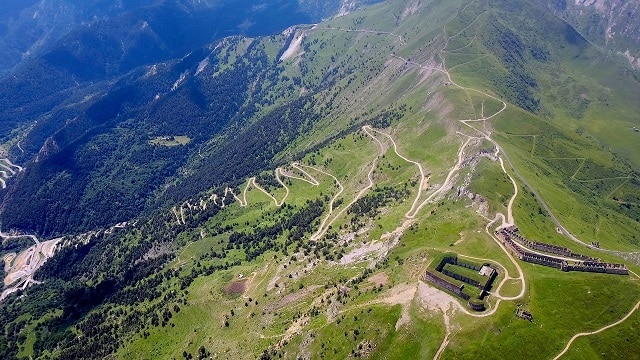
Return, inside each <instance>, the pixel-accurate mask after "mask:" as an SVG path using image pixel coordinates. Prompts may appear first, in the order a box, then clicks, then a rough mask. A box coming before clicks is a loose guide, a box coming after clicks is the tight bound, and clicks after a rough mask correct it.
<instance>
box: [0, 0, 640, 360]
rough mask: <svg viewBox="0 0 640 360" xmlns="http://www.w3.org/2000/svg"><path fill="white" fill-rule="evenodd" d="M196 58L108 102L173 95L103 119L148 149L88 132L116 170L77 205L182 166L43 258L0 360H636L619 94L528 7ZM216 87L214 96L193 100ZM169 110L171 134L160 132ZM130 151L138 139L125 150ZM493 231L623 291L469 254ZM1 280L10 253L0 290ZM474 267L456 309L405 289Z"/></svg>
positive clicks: (445, 299)
mask: <svg viewBox="0 0 640 360" xmlns="http://www.w3.org/2000/svg"><path fill="white" fill-rule="evenodd" d="M209 50H210V52H209V51H201V52H194V53H193V54H192V57H191V58H186V59H182V60H181V61H176V62H175V63H170V64H166V65H164V66H158V67H157V68H156V69H155V71H157V73H156V74H154V75H158V76H157V77H156V78H154V77H153V76H147V77H145V76H144V75H147V74H149V73H147V72H146V71H145V72H144V73H140V74H138V75H136V74H133V75H132V76H131V81H130V82H125V83H124V84H125V85H126V86H123V87H121V88H127V87H131V89H133V90H131V91H132V92H135V93H139V92H140V93H142V94H145V96H150V97H154V96H155V93H156V92H157V90H156V89H161V88H164V89H166V87H167V86H172V87H175V89H174V90H173V91H170V92H166V93H160V97H159V99H155V101H156V102H155V103H154V105H153V106H147V104H146V102H145V101H140V103H141V104H142V105H140V106H139V108H138V107H136V106H133V105H131V106H128V107H129V108H131V109H133V110H131V112H130V113H128V114H129V115H128V116H130V114H136V117H135V118H134V119H137V120H138V121H140V119H145V118H144V116H143V115H139V114H144V115H145V116H147V117H148V118H147V119H163V120H162V121H159V122H157V123H154V127H155V128H154V129H155V131H154V132H148V130H147V128H144V127H143V128H138V127H137V126H140V125H138V122H137V121H133V120H132V121H130V122H126V121H125V122H119V123H118V124H117V125H113V129H116V130H117V131H118V133H119V134H122V140H121V141H122V142H119V143H118V145H117V148H118V149H119V151H122V153H123V157H126V158H127V162H122V163H120V162H109V160H107V161H105V163H104V164H103V165H102V167H98V168H96V169H88V170H86V171H96V172H106V171H108V170H112V171H113V172H112V173H109V176H111V177H110V179H112V180H113V181H112V182H111V183H110V184H109V185H108V186H107V185H105V184H104V183H96V184H89V185H88V186H87V188H88V189H96V191H103V192H104V193H107V194H111V193H112V192H114V191H118V190H120V189H122V188H123V187H124V184H126V185H127V186H129V184H130V185H131V186H138V185H136V184H135V183H134V182H133V180H135V179H137V178H138V177H139V176H141V174H140V173H139V172H136V171H135V170H136V169H135V168H136V166H135V164H136V162H135V159H140V161H141V163H143V162H144V159H145V158H151V157H150V155H149V154H147V153H145V152H144V151H149V150H144V149H153V152H154V156H159V157H160V156H166V159H169V158H173V157H174V156H175V154H173V153H171V152H172V151H176V148H178V149H179V148H180V146H183V147H191V148H190V150H189V151H187V152H185V153H183V154H182V156H183V157H184V158H183V159H182V162H180V163H179V164H175V165H174V166H173V167H171V173H172V174H170V175H169V174H168V175H166V177H163V178H162V179H161V181H160V180H158V183H157V184H159V185H157V186H158V188H157V190H155V191H154V193H153V195H154V196H153V197H152V198H150V199H149V200H147V201H148V203H146V205H147V206H148V210H147V211H148V212H147V213H143V214H141V215H139V216H132V217H130V218H128V219H127V220H128V221H127V222H126V224H120V225H119V226H117V227H111V228H107V229H101V230H95V231H91V232H88V233H85V234H83V235H79V236H69V237H67V238H65V239H63V240H61V242H60V243H61V244H62V246H60V249H59V250H58V251H57V253H56V254H55V255H54V256H53V257H51V258H50V259H48V260H47V261H46V263H44V265H42V267H41V268H40V269H39V270H38V271H37V272H35V274H33V276H31V275H29V276H27V277H26V278H22V279H23V280H24V279H26V281H27V282H29V281H30V280H31V279H33V280H36V281H38V282H40V281H41V282H42V283H39V284H37V285H34V286H31V287H27V288H26V289H20V290H17V287H16V290H17V291H16V292H14V293H11V294H9V295H8V296H7V297H6V299H4V300H3V301H2V303H1V304H0V306H1V307H2V308H3V311H2V312H0V324H5V325H4V332H2V333H0V354H2V355H3V356H4V357H7V358H11V357H17V358H28V357H33V358H43V359H44V358H63V359H65V358H69V359H71V358H74V359H77V358H104V357H114V358H124V359H131V358H136V359H137V358H140V359H143V358H154V359H155V358H166V359H171V358H180V357H183V358H193V357H199V358H233V359H251V358H263V359H269V358H286V359H298V358H309V359H320V358H322V359H324V358H332V359H344V358H350V357H364V358H420V359H422V358H428V359H432V358H443V359H461V358H478V357H482V358H490V359H494V358H495V359H503V358H531V357H533V358H540V359H547V358H554V357H556V356H558V355H563V356H566V357H567V358H569V357H574V358H599V357H604V356H606V357H611V358H623V357H630V356H631V355H630V354H635V353H637V350H638V349H640V342H639V341H638V339H637V338H635V337H633V336H629V334H632V333H633V331H634V329H635V327H637V325H638V321H640V317H639V316H638V313H637V312H636V310H637V307H638V304H640V302H639V300H640V287H638V284H637V282H638V275H636V273H638V272H639V271H640V261H639V260H638V253H637V251H638V249H639V247H640V244H639V243H638V241H639V240H640V239H638V238H637V234H638V230H640V227H639V225H638V224H639V223H640V222H639V221H640V219H639V214H640V201H638V194H640V180H639V177H640V175H639V174H638V166H637V164H638V163H637V161H638V155H639V154H638V153H637V150H636V147H634V146H633V144H634V142H635V141H637V139H638V135H637V133H635V132H634V131H633V130H632V129H631V128H632V127H633V126H638V124H637V120H636V119H634V115H633V114H634V112H635V111H637V109H638V99H637V96H638V94H639V93H640V92H638V91H635V90H638V88H640V84H638V82H637V81H636V80H635V79H634V78H633V77H629V76H627V75H628V74H631V73H633V70H632V69H630V68H627V66H628V65H627V64H626V63H625V62H624V61H623V60H620V61H616V60H614V59H612V58H610V57H609V56H608V55H606V54H603V53H602V52H601V51H600V50H599V49H598V48H596V47H594V46H593V45H591V44H590V43H589V42H588V41H586V40H585V39H584V38H583V37H582V36H581V35H580V34H579V33H578V32H576V31H575V30H574V29H573V28H571V27H570V26H569V25H567V24H566V23H565V22H563V21H561V20H559V19H558V18H556V17H555V16H554V15H553V14H552V13H550V12H548V10H546V8H545V7H540V6H539V5H538V3H537V2H534V1H531V2H528V1H520V2H513V1H500V0H491V1H485V2H477V1H462V0H461V1H419V0H407V1H390V2H384V3H381V4H377V5H373V6H369V7H367V8H364V9H361V10H358V11H354V12H352V13H350V14H348V15H345V16H341V17H336V18H333V19H330V20H326V21H323V22H321V23H318V24H316V25H305V26H300V27H296V28H294V29H291V30H290V32H289V33H287V34H283V35H277V36H271V37H265V38H254V39H244V38H231V39H227V40H225V41H222V42H220V43H218V44H216V46H213V47H211V48H209ZM603 64H606V65H607V66H603ZM239 73H242V74H245V77H244V78H242V81H241V84H237V87H232V86H235V85H234V84H235V83H231V82H230V79H232V78H236V77H235V76H232V75H237V74H239ZM163 74H170V75H168V76H163ZM182 74H184V76H181V75H182ZM169 79H171V80H169ZM176 79H181V80H179V81H177V82H176ZM216 81H218V82H216ZM152 84H157V85H155V86H157V87H152V86H151V85H152ZM174 85H175V86H174ZM222 86H228V87H225V89H235V90H237V92H224V93H222V94H220V93H216V91H215V89H217V88H219V87H222ZM114 88H118V87H114ZM145 91H148V93H146V92H145ZM165 91H166V90H165ZM207 91H210V92H207ZM196 95H197V96H196ZM111 96H113V95H111ZM236 97H237V98H236ZM107 99H108V97H107ZM195 99H201V100H202V103H198V102H197V101H195ZM128 101H131V102H130V103H134V101H135V99H128ZM103 104H104V107H103V108H105V109H109V108H110V107H109V106H108V105H109V103H108V102H105V103H103ZM216 104H218V106H216ZM93 106H97V105H93ZM231 107H233V110H232V111H231V110H229V108H231ZM225 110H229V111H230V113H232V114H233V115H232V116H230V117H228V118H226V119H227V120H225V121H226V122H225V124H224V126H222V125H221V126H220V127H219V129H218V130H217V131H216V132H215V133H211V132H209V133H206V134H202V133H200V132H199V130H200V129H202V127H201V126H194V124H197V123H198V121H203V122H206V121H207V120H208V119H211V118H212V117H215V116H216V114H218V113H221V112H223V111H225ZM184 111H189V112H190V113H192V114H194V115H193V119H192V121H190V122H188V123H178V124H170V122H171V121H177V120H176V119H177V118H178V116H177V115H176V114H177V113H180V112H184ZM98 113H100V112H98ZM83 114H85V113H83ZM162 115H164V117H162ZM614 115H615V120H611V118H612V117H613V116H614ZM221 121H222V120H221ZM107 123H108V121H107ZM163 126H166V128H163ZM176 128H182V129H183V130H184V131H183V132H181V133H177V132H171V133H168V132H167V131H169V130H175V129H176ZM142 129H144V131H147V132H144V134H145V136H146V137H145V141H144V142H137V143H135V144H134V145H128V143H127V142H126V141H125V140H126V139H127V136H128V135H127V134H128V133H135V132H136V131H140V132H142V131H143V130H142ZM623 129H626V130H623ZM63 135H64V134H60V139H61V140H60V141H64V139H65V137H64V136H63ZM176 135H185V136H188V138H189V139H190V140H191V142H187V141H188V140H186V138H185V137H181V136H176ZM80 138H82V137H80ZM100 139H101V137H100V136H96V137H92V138H91V140H88V141H87V142H86V144H83V146H82V147H79V149H83V150H82V151H80V152H78V153H76V154H84V151H90V150H92V149H93V150H92V151H96V149H100V148H101V147H102V146H104V145H101V146H98V144H99V143H97V142H96V141H98V140H100ZM102 139H104V138H102ZM74 141H80V140H73V141H70V142H69V144H73V143H74ZM184 143H186V145H178V144H184ZM126 149H129V151H125V150H126ZM160 149H162V151H166V152H167V153H166V154H157V152H160V151H161V150H160ZM138 150H139V151H140V152H139V153H136V152H135V151H138ZM143 150H144V151H143ZM62 154H64V152H62ZM133 154H138V155H137V156H134V155H133ZM46 155H47V154H44V155H43V159H44V158H46ZM61 158H64V157H63V156H61ZM52 159H53V160H52ZM161 159H162V158H160V159H159V160H157V161H158V164H157V166H158V168H160V167H163V165H164V164H162V163H161ZM54 160H55V156H52V157H49V158H47V159H46V160H43V163H45V162H47V161H50V162H54ZM75 161H77V164H78V166H81V165H82V164H83V161H82V158H77V159H75ZM37 166H38V165H34V167H35V168H36V169H41V171H44V170H45V169H47V167H46V166H41V167H37ZM132 168H133V169H132ZM28 174H29V173H25V175H20V176H24V177H25V178H26V176H27V175H28ZM70 176H71V177H73V174H71V175H70ZM96 178H97V179H102V178H104V176H103V175H101V176H99V177H96ZM52 179H54V180H55V181H60V182H61V183H62V181H70V180H68V179H65V178H64V177H55V178H54V177H52ZM54 180H51V181H54ZM21 186H25V184H21ZM110 186H112V187H110ZM70 188H71V189H73V188H72V187H70ZM10 191H13V192H14V194H19V193H20V191H21V190H20V189H10ZM132 193H134V194H135V192H132ZM24 194H27V192H25V193H24ZM15 196H17V195H15ZM23 196H25V197H26V195H23ZM120 197H122V196H118V198H120ZM87 198H88V197H87V196H86V194H85V195H83V197H82V199H87ZM158 204H160V205H158ZM167 204H168V205H167ZM162 205H164V206H162ZM115 208H116V209H117V207H115ZM99 209H101V208H96V211H104V210H99ZM7 214H9V213H7ZM15 217H16V218H18V219H20V221H26V220H24V219H26V218H27V217H28V214H22V215H19V216H15ZM3 224H4V222H3ZM511 225H516V226H517V227H518V228H519V233H520V234H522V235H523V236H525V237H526V238H528V239H531V240H534V241H537V242H540V243H544V244H547V245H544V246H542V245H540V244H538V245H537V246H538V249H542V250H535V249H534V250H532V248H531V245H522V246H524V247H525V248H527V249H529V250H527V251H537V254H538V255H544V256H548V257H552V258H553V259H555V260H556V261H558V262H560V261H564V262H565V265H567V266H575V267H580V266H588V265H585V264H590V263H601V262H606V263H616V264H624V269H625V270H628V271H629V272H628V274H626V275H615V274H611V273H596V272H581V271H561V270H560V269H555V268H552V267H547V266H543V265H541V264H540V263H531V262H525V261H521V260H519V259H518V257H517V256H516V255H517V253H516V255H514V251H513V250H509V249H510V248H509V244H508V242H506V241H504V240H501V239H502V237H500V235H499V234H496V233H495V232H494V231H496V230H499V229H500V228H502V227H508V226H511ZM75 226H76V225H74V227H75ZM88 228H90V227H88ZM3 238H4V242H5V243H8V242H10V241H11V240H12V239H11V238H9V237H4V236H3ZM3 246H4V245H3ZM513 246H518V245H513ZM554 246H555V247H554ZM3 249H4V247H3ZM548 249H555V250H553V251H556V253H552V252H550V251H549V250H548ZM558 249H561V250H558ZM12 251H15V250H12ZM557 251H562V254H563V255H561V256H560V255H558V253H557ZM8 253H9V250H8V249H7V250H3V251H2V252H1V253H0V254H3V256H4V254H8ZM575 253H577V254H581V255H582V257H580V256H578V255H575ZM554 254H555V255H554ZM567 254H569V255H567ZM571 254H574V255H575V256H573V255H571ZM454 257H455V258H456V259H457V260H456V262H458V263H456V264H454V263H452V262H450V263H448V264H447V265H445V266H443V267H442V268H441V269H440V270H438V267H439V265H438V264H440V262H441V261H444V259H452V258H454ZM585 259H586V260H585ZM20 261H22V260H20V259H16V258H14V257H12V256H10V257H9V260H8V263H9V266H7V272H8V273H9V274H11V273H14V270H15V269H16V266H18V265H19V263H20ZM448 261H451V260H448ZM462 263H464V264H467V265H466V266H467V268H464V267H463V265H460V264H462ZM483 264H489V265H490V266H491V267H492V268H494V269H495V270H496V271H497V277H496V279H495V282H494V283H493V285H492V287H491V288H490V294H489V295H488V296H486V297H482V296H481V295H480V293H481V292H480V290H479V289H478V288H476V287H475V286H472V285H470V284H469V283H466V285H465V286H464V288H463V289H462V291H461V293H462V294H466V295H468V296H471V297H472V299H471V300H462V298H461V297H459V296H455V295H456V288H458V289H459V286H460V285H461V284H463V283H462V282H461V281H463V280H461V277H460V276H458V277H457V278H454V277H450V278H449V279H450V280H449V281H450V282H451V283H452V284H454V285H453V286H454V287H453V288H444V287H442V285H440V286H436V285H434V282H433V281H427V277H426V276H425V274H426V272H427V271H430V272H437V273H438V274H444V272H442V273H441V272H440V271H441V270H442V269H444V268H446V269H448V270H451V271H454V272H456V271H457V274H458V275H460V274H463V275H464V277H465V278H471V279H472V280H473V279H476V280H478V279H479V280H482V281H484V279H485V278H484V277H483V276H482V275H480V274H478V272H477V271H472V270H471V269H470V268H468V267H469V266H471V267H474V266H478V268H479V267H481V266H482V265H483ZM589 266H590V265H589ZM456 268H459V269H457V270H456ZM476 269H477V268H476ZM564 269H565V270H567V268H566V267H565V268H564ZM28 270H29V269H28V268H27V271H28ZM439 276H442V275H439ZM12 279H13V277H12ZM23 280H17V281H16V282H18V281H23ZM21 284H22V283H19V285H21ZM11 285H12V284H7V288H9V289H12V286H11ZM22 295H25V296H22ZM477 297H480V298H481V299H477ZM470 305H478V306H481V307H484V308H485V310H484V311H480V312H477V311H473V310H471V309H470ZM527 314H529V315H527ZM609 325H611V326H609ZM580 333H583V334H582V335H581V336H580V337H577V338H576V334H580ZM574 338H575V340H574ZM623 340H624V341H623ZM565 351H566V353H565ZM603 354H604V355H603Z"/></svg>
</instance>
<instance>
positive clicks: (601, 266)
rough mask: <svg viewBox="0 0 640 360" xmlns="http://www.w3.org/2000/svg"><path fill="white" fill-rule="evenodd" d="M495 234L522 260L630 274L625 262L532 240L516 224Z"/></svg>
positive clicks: (574, 268) (560, 266)
mask: <svg viewBox="0 0 640 360" xmlns="http://www.w3.org/2000/svg"><path fill="white" fill-rule="evenodd" d="M495 234H496V236H497V237H498V238H499V239H500V240H501V241H502V243H503V244H504V245H505V246H506V247H507V248H509V250H511V252H513V254H514V255H515V256H517V257H518V259H520V260H522V261H526V262H530V263H533V264H539V265H543V266H549V267H553V268H556V269H560V270H562V271H584V272H597V273H606V274H618V275H628V274H629V270H627V267H626V266H625V265H624V264H614V263H604V262H600V261H599V260H598V259H595V258H592V257H589V256H586V255H581V254H575V253H573V252H572V251H571V250H569V249H566V248H563V247H560V246H555V245H551V244H545V243H539V242H533V241H530V240H528V239H527V238H525V237H524V236H522V235H520V234H519V233H518V228H517V227H515V226H511V227H507V228H502V229H500V230H496V232H495ZM514 240H515V241H517V242H518V243H519V244H520V245H522V246H524V247H527V248H531V249H534V250H538V251H546V252H549V253H553V254H556V255H561V256H565V257H571V258H574V259H577V260H578V261H579V262H577V263H576V264H569V263H568V262H567V261H566V260H562V259H557V258H554V257H551V256H546V255H541V254H536V253H532V252H529V251H526V250H524V249H522V248H521V247H520V246H518V244H516V242H515V241H514Z"/></svg>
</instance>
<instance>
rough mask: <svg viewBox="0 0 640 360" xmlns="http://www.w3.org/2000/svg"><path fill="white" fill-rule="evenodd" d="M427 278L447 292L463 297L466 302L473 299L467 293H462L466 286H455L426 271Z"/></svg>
mask: <svg viewBox="0 0 640 360" xmlns="http://www.w3.org/2000/svg"><path fill="white" fill-rule="evenodd" d="M425 278H426V279H427V281H429V282H431V283H433V284H435V285H437V286H440V287H443V288H445V289H446V290H449V291H451V292H452V293H454V294H456V295H457V296H459V297H461V298H462V299H464V300H467V301H468V300H469V299H470V298H471V297H470V296H469V295H467V294H465V293H463V292H462V289H463V288H464V285H460V286H458V285H456V284H453V283H451V282H449V281H447V280H445V279H443V278H441V277H440V276H438V275H436V274H434V273H432V272H430V271H429V270H427V271H426V274H425Z"/></svg>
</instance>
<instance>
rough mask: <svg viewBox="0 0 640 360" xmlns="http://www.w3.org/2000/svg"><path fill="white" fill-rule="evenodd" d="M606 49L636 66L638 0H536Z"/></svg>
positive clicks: (638, 57)
mask: <svg viewBox="0 0 640 360" xmlns="http://www.w3.org/2000/svg"><path fill="white" fill-rule="evenodd" d="M536 1H537V2H539V3H541V4H542V5H546V6H547V7H548V8H550V9H551V10H553V12H554V13H555V14H556V15H557V16H559V17H561V18H563V19H564V20H566V21H567V22H568V23H569V24H571V25H572V26H573V27H575V28H576V30H578V31H579V32H580V33H581V34H582V35H583V36H584V37H586V38H587V39H589V40H590V41H591V42H593V43H595V44H598V45H600V46H602V48H603V50H604V51H606V52H607V53H613V54H618V55H620V56H623V57H625V58H626V59H627V60H628V61H629V63H630V64H631V65H632V66H633V67H634V68H635V69H640V22H639V21H638V16H640V1H639V0H575V1H568V0H536Z"/></svg>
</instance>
